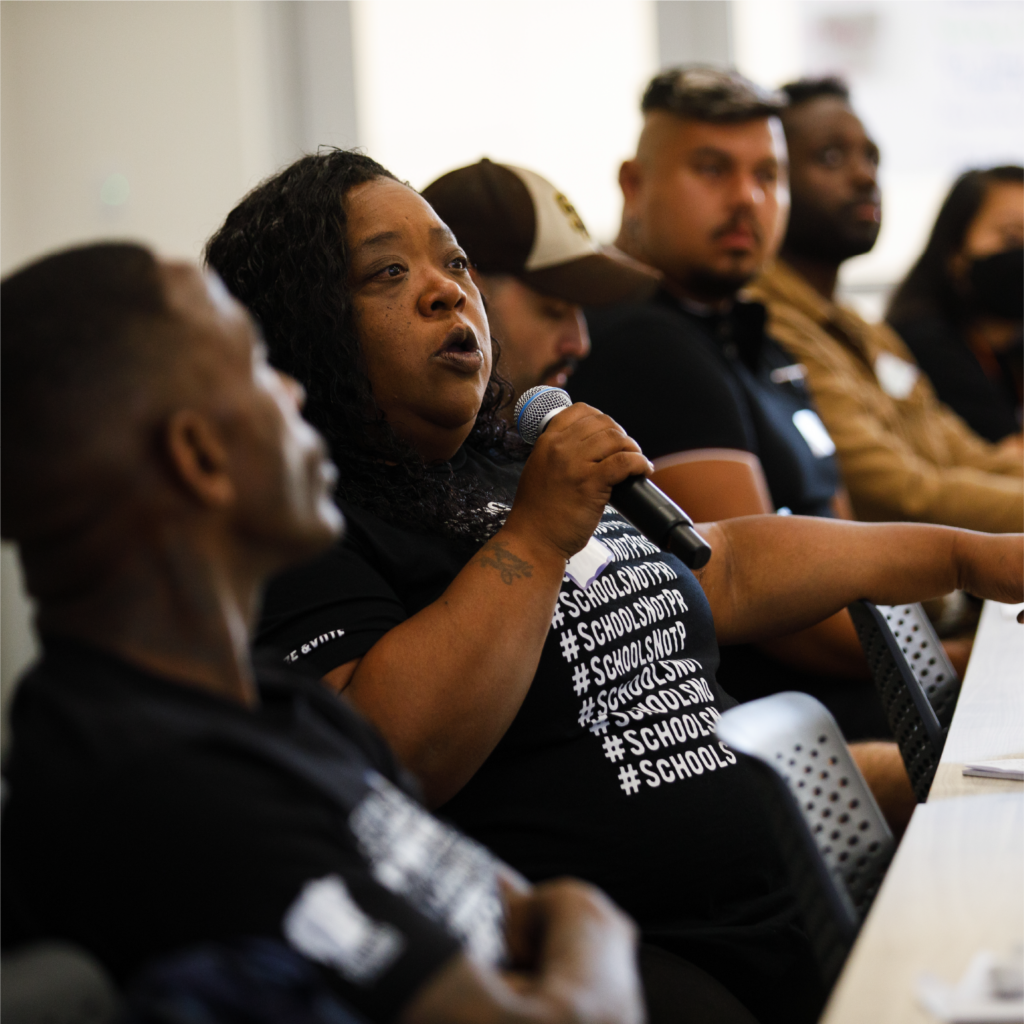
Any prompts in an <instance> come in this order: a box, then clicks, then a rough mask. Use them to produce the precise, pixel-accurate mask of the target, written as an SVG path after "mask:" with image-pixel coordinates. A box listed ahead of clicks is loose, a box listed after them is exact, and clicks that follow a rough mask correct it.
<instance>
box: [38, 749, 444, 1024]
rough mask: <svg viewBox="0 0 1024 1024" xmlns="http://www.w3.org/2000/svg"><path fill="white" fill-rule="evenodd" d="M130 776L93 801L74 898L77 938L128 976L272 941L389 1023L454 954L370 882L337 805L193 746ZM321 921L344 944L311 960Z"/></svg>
mask: <svg viewBox="0 0 1024 1024" xmlns="http://www.w3.org/2000/svg"><path fill="white" fill-rule="evenodd" d="M126 774H127V773H125V775H126ZM125 775H122V777H120V778H116V779H111V780H109V785H108V786H106V787H105V792H104V794H103V795H102V796H101V797H100V798H99V799H97V800H96V801H95V803H94V808H95V810H94V812H93V814H92V815H90V820H89V821H88V831H87V833H85V834H83V836H82V838H81V842H80V843H79V844H77V845H78V848H77V849H76V850H75V852H74V855H73V856H74V859H75V861H76V862H77V866H76V868H75V875H76V877H78V878H80V879H84V880H86V881H87V883H88V884H86V885H79V886H76V887H75V892H74V897H73V899H74V904H75V911H76V912H74V915H73V916H74V917H75V918H76V919H77V920H78V921H81V922H88V924H87V925H86V926H85V927H87V928H88V929H91V930H92V934H87V935H82V936H81V938H82V940H84V944H85V945H86V946H87V947H88V948H90V949H93V950H95V951H97V952H98V953H100V955H101V959H103V960H104V961H105V962H106V963H108V964H111V965H113V966H114V968H115V973H117V974H119V975H121V976H122V977H126V976H130V975H131V974H133V973H134V972H135V971H136V970H137V969H138V967H139V966H141V965H142V964H144V963H147V962H150V961H152V960H153V959H155V958H156V957H160V956H165V955H167V954H169V953H173V952H175V951H177V950H183V949H187V948H189V947H192V946H196V945H199V944H201V943H208V942H225V943H226V942H231V941H233V940H235V939H237V938H240V937H246V936H250V937H260V936H263V937H267V938H276V939H279V940H282V941H284V942H285V943H286V944H288V945H289V946H290V947H291V948H293V949H297V951H298V952H300V953H301V954H303V955H304V956H306V957H307V958H309V959H311V960H312V961H314V962H316V961H319V963H320V968H321V970H322V973H323V975H324V977H325V978H326V979H327V981H328V982H329V984H330V986H331V988H332V989H334V990H335V991H336V992H337V993H338V994H339V996H341V998H342V999H343V1000H344V1001H345V1002H346V1003H348V1004H349V1005H351V1006H353V1007H355V1008H356V1009H357V1010H359V1011H360V1012H362V1013H365V1014H366V1015H367V1016H368V1017H369V1018H370V1019H371V1020H374V1021H378V1020H379V1021H388V1020H391V1019H393V1018H394V1017H396V1016H397V1015H398V1013H399V1012H400V1011H401V1009H402V1008H403V1007H404V1006H405V1005H406V1003H407V1002H408V1001H409V1000H410V999H411V998H412V997H413V996H414V995H415V993H416V992H417V991H418V990H419V989H420V988H421V987H422V986H423V985H424V984H425V983H427V982H428V981H429V980H430V978H431V977H432V976H433V975H435V974H436V973H437V971H438V970H439V969H440V968H441V967H442V966H443V965H444V964H445V963H446V962H447V961H448V960H449V959H450V958H451V957H452V956H454V955H456V954H457V953H458V952H459V950H460V945H459V943H458V941H457V940H456V939H455V938H454V937H453V936H452V935H451V934H449V933H448V931H447V930H446V929H445V928H443V927H442V926H441V925H440V924H437V923H435V922H434V921H432V920H430V919H428V918H427V917H425V916H424V915H423V914H422V913H420V912H419V911H418V910H417V909H416V908H415V907H414V906H412V905H411V904H410V903H409V902H408V901H407V900H405V899H404V898H402V897H401V896H399V895H396V894H395V893H393V892H391V891H389V890H388V889H387V888H385V887H384V886H383V885H381V884H380V883H379V882H378V881H377V880H376V879H375V878H374V876H373V874H372V871H371V869H370V867H369V865H368V863H367V861H366V860H365V858H364V857H363V856H362V855H361V852H360V850H359V849H357V847H356V842H355V839H354V837H353V836H352V833H351V832H350V831H349V829H348V826H347V824H346V818H345V815H344V814H343V813H340V812H339V808H338V807H336V806H335V805H333V804H332V803H330V802H329V801H327V799H326V798H325V797H321V796H320V795H319V794H317V793H314V792H311V791H310V790H309V788H308V787H306V786H304V785H303V784H302V783H301V782H299V781H297V780H295V779H293V778H291V777H289V776H288V775H286V774H285V773H283V772H280V771H278V770H276V769H275V768H274V767H273V766H271V765H267V764H264V763H262V762H260V761H257V760H256V759H251V760H249V759H246V758H243V757H239V756H238V755H237V753H230V752H229V753H221V752H219V751H217V750H216V749H210V750H195V749H193V750H191V751H188V752H187V756H184V757H183V756H180V754H178V755H176V756H174V757H173V758H167V757H163V758H161V757H154V758H153V759H152V760H150V762H149V763H148V764H142V765H139V764H138V763H136V764H135V765H134V766H133V770H132V772H131V774H130V777H125ZM68 853H69V851H68ZM66 896H67V894H65V899H66ZM54 898H55V899H56V898H58V897H57V896H56V895H55V897H54ZM317 907H319V910H318V909H317ZM67 910H68V907H67V905H66V902H65V904H64V905H62V906H61V907H60V909H59V910H58V911H57V913H60V914H66V913H67ZM325 919H326V920H327V921H328V923H331V921H332V920H333V923H334V925H335V927H334V935H335V936H338V935H339V934H340V935H341V938H342V941H341V942H340V943H338V942H335V943H334V944H333V946H332V945H331V943H330V942H327V943H324V945H325V946H326V947H327V953H326V954H325V955H324V956H311V955H310V954H311V949H315V948H316V940H315V938H314V939H313V940H309V939H308V937H307V940H306V941H302V935H303V934H306V935H307V936H308V933H310V932H313V933H318V932H319V933H320V934H323V933H324V932H325V931H327V932H330V931H331V929H330V928H328V929H324V927H323V921H324V920H325ZM318 925H319V928H318ZM303 929H305V932H303ZM310 941H312V942H313V945H312V946H310Z"/></svg>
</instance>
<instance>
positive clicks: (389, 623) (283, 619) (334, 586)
mask: <svg viewBox="0 0 1024 1024" xmlns="http://www.w3.org/2000/svg"><path fill="white" fill-rule="evenodd" d="M406 618H407V615H406V612H405V608H404V607H403V605H402V603H401V601H400V600H399V599H398V596H397V595H396V594H395V592H394V590H393V589H392V588H391V587H390V586H389V585H388V583H387V581H386V580H385V579H384V577H383V576H382V575H381V574H380V573H379V572H378V571H377V570H376V569H375V568H374V567H373V566H372V565H371V564H370V562H369V560H368V559H367V558H366V557H365V556H364V554H363V553H362V551H361V550H360V548H359V547H358V545H357V544H355V543H352V542H350V541H348V540H343V541H341V542H340V543H339V544H336V545H335V546H334V547H333V548H332V549H331V550H330V551H329V552H327V554H325V555H322V556H321V557H320V558H318V559H316V560H315V561H313V562H309V563H307V564H305V565H301V566H299V567H297V568H295V569H291V570H289V571H288V572H285V573H282V574H281V575H280V576H278V577H276V578H275V579H274V580H273V581H272V582H271V584H270V587H269V588H268V589H267V593H266V597H265V598H264V602H263V614H262V616H261V619H260V625H259V629H258V631H257V635H256V644H257V645H258V646H260V647H269V648H273V649H275V650H276V651H278V652H279V653H280V655H281V656H282V657H283V658H284V660H285V661H286V662H291V663H296V664H301V665H303V666H304V667H305V668H307V669H309V670H311V671H315V672H316V673H317V674H318V675H320V676H323V675H325V674H326V673H328V672H330V671H331V670H332V669H334V668H337V667H338V666H339V665H344V664H345V663H346V662H349V661H352V660H354V659H355V658H361V657H362V656H363V655H364V654H365V653H366V652H367V651H368V650H369V649H370V648H371V647H372V646H373V645H374V644H375V643H376V642H377V641H378V640H379V639H380V638H381V637H382V636H383V635H384V634H385V633H386V632H387V631H388V630H389V629H392V628H394V627H395V626H397V625H398V624H399V623H401V622H404V621H405V619H406Z"/></svg>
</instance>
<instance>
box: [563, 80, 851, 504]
mask: <svg viewBox="0 0 1024 1024" xmlns="http://www.w3.org/2000/svg"><path fill="white" fill-rule="evenodd" d="M784 105H785V98H784V97H782V96H780V95H778V94H773V93H767V92H765V91H763V90H761V89H759V88H758V87H757V86H755V85H754V84H753V83H751V82H748V81H747V80H746V79H744V78H742V77H740V76H739V75H737V74H735V73H733V72H726V71H718V70H714V69H711V68H703V67H689V68H682V69H680V70H676V71H668V72H665V73H663V74H660V75H658V76H657V77H656V78H654V79H653V81H652V82H651V83H650V85H649V86H648V88H647V91H646V92H645V93H644V97H643V101H642V103H641V109H642V111H643V113H644V127H643V131H642V132H641V135H640V141H639V144H638V146H637V154H636V156H635V157H634V158H633V159H632V160H627V161H626V162H625V163H624V164H623V165H622V168H621V170H620V172H619V184H620V186H621V188H622V193H623V198H624V206H623V213H622V228H621V230H620V232H619V237H618V239H617V240H616V245H617V246H618V248H619V249H621V250H623V251H624V252H625V253H627V254H628V255H630V256H632V257H633V258H634V259H637V260H640V261H642V262H644V263H647V264H649V265H651V266H653V267H655V268H657V269H658V270H660V271H661V272H662V274H663V275H664V286H663V287H662V289H661V290H660V291H659V292H658V293H657V294H656V295H655V296H654V297H653V298H652V299H650V300H648V301H645V302H642V303H630V304H622V305H618V306H613V307H609V308H607V309H600V310H598V309H588V310H587V322H588V324H589V327H590V332H591V337H592V342H593V353H592V355H591V357H590V359H588V360H587V362H585V363H584V364H582V365H581V366H580V368H579V370H578V372H577V374H576V376H575V377H574V378H573V381H572V383H571V391H572V395H573V397H574V398H575V399H577V400H580V401H584V402H588V403H590V404H592V405H595V406H597V407H598V408H599V409H604V410H606V411H607V412H608V413H609V414H610V415H612V416H614V417H615V418H616V419H617V420H618V421H619V422H620V423H621V424H622V425H623V426H624V427H625V428H626V429H627V430H628V431H630V434H631V436H632V437H634V438H635V439H636V441H637V443H638V444H639V445H640V446H641V447H642V448H643V450H644V452H645V453H646V454H647V456H648V457H649V458H658V457H660V456H665V455H670V454H673V453H675V452H679V451H685V450H688V449H694V448H734V449H743V450H745V451H748V452H752V453H753V454H755V455H757V456H758V457H759V458H760V460H761V463H762V465H763V467H764V471H765V476H766V477H767V480H768V486H769V489H770V491H771V496H772V499H773V501H774V504H775V507H776V508H783V507H785V508H786V509H788V510H790V511H792V512H795V513H797V514H809V515H830V514H832V511H833V504H834V502H835V500H836V498H837V491H839V487H840V482H839V472H838V468H837V466H836V462H835V460H834V458H833V457H832V453H833V450H834V449H833V445H832V441H831V439H830V438H829V436H828V433H827V432H826V430H825V428H824V427H823V426H822V424H821V421H820V420H819V419H818V416H817V414H816V413H815V411H814V410H813V408H812V407H811V403H810V399H809V396H808V394H807V392H806V390H805V388H804V381H803V370H802V368H801V367H799V366H795V365H793V364H794V360H793V359H791V358H790V357H789V356H788V355H787V354H786V353H785V352H784V351H783V350H782V349H781V348H780V347H779V346H778V345H776V344H775V342H774V341H772V340H771V339H770V338H768V337H767V336H766V335H765V333H764V321H765V314H764V308H763V307H762V306H760V305H757V304H752V303H749V302H743V301H739V300H738V299H737V292H738V291H739V289H740V288H742V287H743V286H744V285H745V284H747V282H749V281H750V280H752V279H753V278H754V276H755V275H756V274H757V273H758V272H759V271H760V270H761V268H762V267H763V265H764V263H765V261H766V260H767V259H768V258H769V257H770V255H771V254H772V253H773V252H774V248H775V244H776V242H777V241H778V238H779V237H780V235H781V231H782V229H783V228H784V226H785V217H786V210H787V208H788V191H787V183H786V182H787V179H786V166H785V161H786V157H785V143H784V140H783V137H782V128H781V126H780V124H779V122H778V119H777V116H776V115H777V114H778V112H779V111H780V110H781V109H782V107H783V106H784ZM840 493H841V492H840Z"/></svg>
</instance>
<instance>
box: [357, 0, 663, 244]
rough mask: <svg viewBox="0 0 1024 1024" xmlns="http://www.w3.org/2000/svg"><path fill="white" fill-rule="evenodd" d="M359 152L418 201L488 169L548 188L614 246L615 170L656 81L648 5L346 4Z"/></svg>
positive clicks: (594, 1)
mask: <svg viewBox="0 0 1024 1024" xmlns="http://www.w3.org/2000/svg"><path fill="white" fill-rule="evenodd" d="M352 9H353V26H352V28H353V44H354V50H355V54H354V56H355V72H356V96H357V107H358V115H359V126H360V136H361V138H362V139H363V142H364V146H365V149H366V152H367V153H368V154H369V155H370V156H372V157H373V158H374V159H376V160H379V161H380V162H381V163H382V164H384V166H385V167H387V168H388V169H389V170H390V171H392V172H393V173H394V174H396V175H397V176H398V177H400V178H403V179H406V180H408V181H409V182H410V183H411V184H412V185H413V186H414V187H416V188H423V187H424V186H426V185H427V184H429V183H430V182H431V181H433V180H434V178H436V177H437V176H438V175H440V174H443V173H444V172H445V171H449V170H452V169H453V168H455V167H461V166H463V165H465V164H468V163H473V162H475V161H476V160H479V159H480V158H481V157H482V156H488V157H490V158H491V159H493V160H496V161H499V162H504V163H511V164H517V165H519V166H523V167H526V168H529V169H530V170H534V171H536V172H538V173H539V174H542V175H544V176H545V177H546V178H549V179H550V180H551V181H552V182H553V183H554V184H555V185H556V186H557V187H558V188H559V189H561V190H562V191H563V192H565V194H566V195H567V196H568V197H569V198H570V200H571V201H572V203H573V204H574V205H575V207H576V208H577V209H578V210H579V211H580V214H581V216H582V217H583V219H584V221H585V222H586V224H587V227H588V228H589V230H590V233H591V235H593V236H594V237H595V238H597V239H598V240H599V241H611V240H612V239H613V238H614V237H615V235H616V234H617V232H618V224H619V214H620V211H621V200H620V196H619V189H618V184H617V175H618V168H619V164H620V163H621V162H622V160H623V159H626V158H628V157H630V156H632V155H633V153H634V152H635V147H636V140H637V136H638V134H639V131H640V123H641V122H640V113H639V105H640V96H641V94H642V92H643V88H644V86H645V85H646V83H647V81H648V80H649V79H650V77H651V76H652V75H653V74H654V73H655V72H656V71H657V34H656V24H655V13H654V4H653V3H651V2H647V0H585V2H576V0H562V2H558V0H555V2H534V0H511V2H510V0H488V2H484V0H431V2H430V3H422V2H416V0H411V2H410V0H387V2H384V0H376V2H375V0H358V2H356V3H353V5H352Z"/></svg>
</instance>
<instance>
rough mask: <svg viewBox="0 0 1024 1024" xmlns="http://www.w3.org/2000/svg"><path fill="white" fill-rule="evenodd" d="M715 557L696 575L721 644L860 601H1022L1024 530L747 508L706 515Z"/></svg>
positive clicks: (792, 626)
mask: <svg viewBox="0 0 1024 1024" xmlns="http://www.w3.org/2000/svg"><path fill="white" fill-rule="evenodd" d="M698 529H699V531H700V532H701V533H702V534H703V535H704V536H705V537H706V538H707V540H708V542H709V543H710V544H711V546H712V548H713V550H714V555H713V556H712V558H711V561H710V562H708V564H707V565H706V566H705V567H704V569H702V570H701V571H700V572H699V573H698V574H697V578H698V579H699V580H700V583H701V586H702V587H703V588H704V592H705V594H706V595H707V598H708V602H709V603H710V605H711V611H712V613H713V614H714V617H715V632H716V634H717V636H718V641H719V643H722V644H735V643H747V642H751V641H758V640H763V639H765V638H767V637H771V636H775V635H778V634H780V633H787V632H793V631H795V630H798V629H803V628H804V627H806V626H809V625H811V624H812V623H815V622H820V621H821V620H822V619H824V618H826V617H828V616H829V615H832V614H834V613H835V612H837V611H839V609H840V608H844V607H846V605H848V604H850V603H851V602H853V601H856V600H858V599H860V598H866V599H868V600H871V601H875V602H877V603H879V604H901V603H904V602H910V601H922V600H926V599H927V598H931V597H937V596H939V595H940V594H947V593H949V592H950V591H951V590H956V589H960V590H966V591H967V592H968V593H971V594H974V595H976V596H977V597H985V598H993V599H995V600H997V601H1006V602H1017V601H1021V600H1024V536H1022V535H1021V534H988V533H975V532H974V531H971V530H959V529H955V528H953V527H948V526H929V525H924V524H919V523H850V522H844V521H841V520H836V519H815V518H810V517H804V516H785V517H779V516H747V517H744V518H742V519H730V520H726V521H724V522H721V523H705V524H702V525H701V526H699V527H698Z"/></svg>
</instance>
